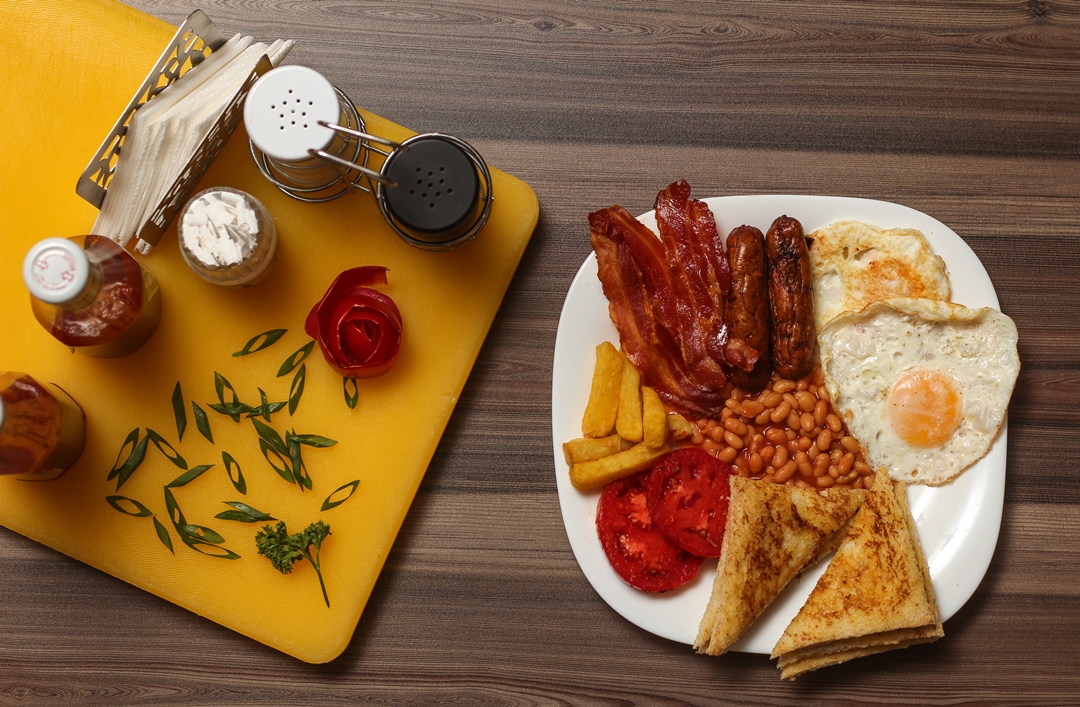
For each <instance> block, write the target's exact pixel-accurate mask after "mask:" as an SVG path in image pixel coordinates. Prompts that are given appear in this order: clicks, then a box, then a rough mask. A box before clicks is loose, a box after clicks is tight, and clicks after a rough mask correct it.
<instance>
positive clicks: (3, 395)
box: [0, 372, 86, 481]
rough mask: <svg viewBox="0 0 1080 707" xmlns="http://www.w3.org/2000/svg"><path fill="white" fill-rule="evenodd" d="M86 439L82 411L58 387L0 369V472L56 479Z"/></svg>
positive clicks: (32, 477)
mask: <svg viewBox="0 0 1080 707" xmlns="http://www.w3.org/2000/svg"><path fill="white" fill-rule="evenodd" d="M85 438H86V416H85V415H83V411H82V408H80V407H79V405H78V404H77V403H76V402H75V401H74V400H72V398H71V396H70V395H68V394H67V393H65V392H64V391H63V389H61V388H60V387H59V386H56V385H53V384H51V383H44V384H42V383H38V382H37V381H36V380H34V379H33V378H31V377H30V376H28V375H26V374H25V373H17V372H6V373H3V372H0V474H4V475H15V477H16V478H20V479H27V480H34V481H45V480H47V479H55V478H56V477H57V476H60V475H61V474H63V473H64V472H65V471H67V470H68V469H69V468H71V466H72V465H74V464H75V462H76V461H77V460H78V458H79V455H80V454H82V451H83V444H84V441H85Z"/></svg>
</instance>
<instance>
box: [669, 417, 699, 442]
mask: <svg viewBox="0 0 1080 707" xmlns="http://www.w3.org/2000/svg"><path fill="white" fill-rule="evenodd" d="M667 428H668V431H669V432H671V438H672V439H685V438H687V437H689V436H690V435H692V434H694V427H693V425H691V424H690V422H689V420H687V419H686V418H685V417H683V416H682V415H680V414H679V413H677V412H673V413H669V414H668V416H667Z"/></svg>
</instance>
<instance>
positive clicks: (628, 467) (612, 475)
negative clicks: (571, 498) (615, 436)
mask: <svg viewBox="0 0 1080 707" xmlns="http://www.w3.org/2000/svg"><path fill="white" fill-rule="evenodd" d="M667 451H668V448H667V446H666V445H665V446H663V447H660V448H659V449H649V448H648V447H646V446H645V444H644V443H642V444H635V445H634V446H633V447H631V448H630V449H627V450H626V451H625V452H619V453H618V454H612V455H611V456H608V457H603V458H601V459H595V460H593V461H591V462H581V463H580V464H572V465H571V466H570V483H571V484H573V485H574V488H576V489H577V490H579V491H587V490H589V489H594V488H597V487H600V486H604V485H606V484H609V483H611V482H612V481H616V480H618V479H621V478H623V477H626V476H630V475H631V474H636V473H637V472H639V471H644V470H645V469H648V468H649V467H651V466H652V465H653V464H654V463H655V462H656V460H657V459H659V458H660V457H662V456H663V455H664V454H666V453H667Z"/></svg>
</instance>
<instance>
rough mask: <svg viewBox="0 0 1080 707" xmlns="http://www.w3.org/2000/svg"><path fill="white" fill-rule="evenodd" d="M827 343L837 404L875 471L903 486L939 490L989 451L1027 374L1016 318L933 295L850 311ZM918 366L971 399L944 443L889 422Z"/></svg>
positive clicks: (825, 334) (827, 330)
mask: <svg viewBox="0 0 1080 707" xmlns="http://www.w3.org/2000/svg"><path fill="white" fill-rule="evenodd" d="M818 343H819V346H820V354H821V360H822V367H823V370H824V373H825V384H826V387H827V388H828V390H829V393H830V394H831V395H832V396H833V401H834V406H835V407H836V409H837V410H839V411H840V413H841V414H842V415H843V416H844V419H845V422H846V423H847V426H848V429H849V430H850V432H851V435H852V436H853V437H855V438H856V439H857V440H859V442H860V443H861V444H862V445H863V448H864V449H865V450H866V455H867V461H868V462H869V463H870V465H871V466H872V467H873V468H874V469H875V470H876V469H878V468H881V467H884V468H885V469H886V470H887V471H888V473H889V476H890V477H892V478H893V479H896V480H897V481H906V482H912V483H922V484H928V485H931V486H938V485H941V484H944V483H947V482H948V481H950V480H951V479H953V478H955V477H956V476H957V475H958V474H960V472H962V471H963V470H964V469H966V468H968V467H969V466H971V465H972V464H974V463H975V462H976V461H978V460H979V459H981V458H982V457H983V456H984V455H985V454H986V453H987V451H989V449H990V445H991V444H992V443H993V441H994V438H995V437H996V436H997V433H998V430H999V429H1000V428H1001V425H1002V423H1003V422H1004V420H1005V413H1006V410H1007V409H1008V405H1009V399H1010V397H1011V396H1012V391H1013V388H1014V386H1015V383H1016V378H1017V375H1018V374H1019V371H1020V358H1019V355H1018V352H1017V332H1016V325H1015V323H1013V321H1012V319H1010V318H1009V317H1007V316H1006V315H1004V314H1002V313H1001V312H998V311H997V310H994V309H990V308H983V309H969V308H967V307H964V306H962V305H958V304H952V303H948V302H941V301H937V300H931V299H922V298H895V299H889V300H884V301H881V302H875V303H873V304H871V305H869V306H867V307H866V308H865V309H863V310H862V311H860V312H857V313H848V314H844V315H841V316H839V317H837V318H835V319H833V320H832V321H831V322H829V323H828V324H827V325H826V326H825V327H824V328H822V330H821V332H820V333H819V336H818ZM917 368H929V369H934V370H937V371H940V372H941V373H943V374H945V375H946V376H948V377H949V378H950V379H951V380H952V381H953V382H954V384H955V386H956V388H957V390H958V391H959V393H960V396H961V400H962V405H963V417H962V421H961V422H960V426H959V427H958V428H957V429H956V431H955V432H954V433H953V434H952V436H951V437H949V439H947V440H946V441H945V442H943V443H942V444H941V445H938V446H935V447H929V448H925V447H917V446H913V445H911V444H909V443H908V442H906V441H905V440H904V439H902V438H901V437H900V436H899V435H898V434H897V433H896V432H895V431H894V430H893V429H892V426H891V425H890V423H889V416H888V410H887V404H888V395H889V391H890V390H891V389H892V386H893V384H894V383H895V382H896V381H897V380H898V379H899V378H900V377H902V376H903V375H905V374H906V373H908V372H909V371H912V370H914V369H917Z"/></svg>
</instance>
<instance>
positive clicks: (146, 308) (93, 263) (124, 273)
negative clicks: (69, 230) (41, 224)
mask: <svg viewBox="0 0 1080 707" xmlns="http://www.w3.org/2000/svg"><path fill="white" fill-rule="evenodd" d="M23 280H24V281H25V282H26V287H27V289H29V290H30V304H31V307H32V309H33V311H34V316H35V317H36V318H37V320H38V322H39V323H40V324H41V326H43V327H45V330H46V331H48V332H49V333H50V334H52V335H53V336H54V337H55V338H56V339H57V340H58V341H60V342H62V343H64V344H66V345H67V346H71V347H73V348H75V349H76V350H78V351H80V352H81V353H84V354H86V355H87V356H94V357H98V358H114V357H116V356H126V355H127V354H130V353H132V352H134V351H135V350H136V349H138V348H139V347H140V346H142V345H143V344H145V343H146V341H147V340H148V339H149V338H150V336H151V335H152V334H153V333H154V330H155V329H157V325H158V320H160V318H161V288H160V287H158V283H157V280H156V279H155V278H154V276H153V275H151V274H150V272H149V271H148V270H146V269H145V268H143V267H142V266H141V265H140V264H139V263H138V262H137V261H136V260H135V258H133V257H132V256H131V255H130V254H129V253H128V252H127V251H126V250H124V249H123V248H122V247H121V246H120V245H118V244H117V243H116V242H115V241H112V240H111V239H109V238H104V237H102V236H77V237H75V238H46V239H45V240H43V241H39V242H38V243H37V244H36V245H34V246H33V247H32V248H31V249H30V252H29V253H27V255H26V260H25V261H24V262H23Z"/></svg>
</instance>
